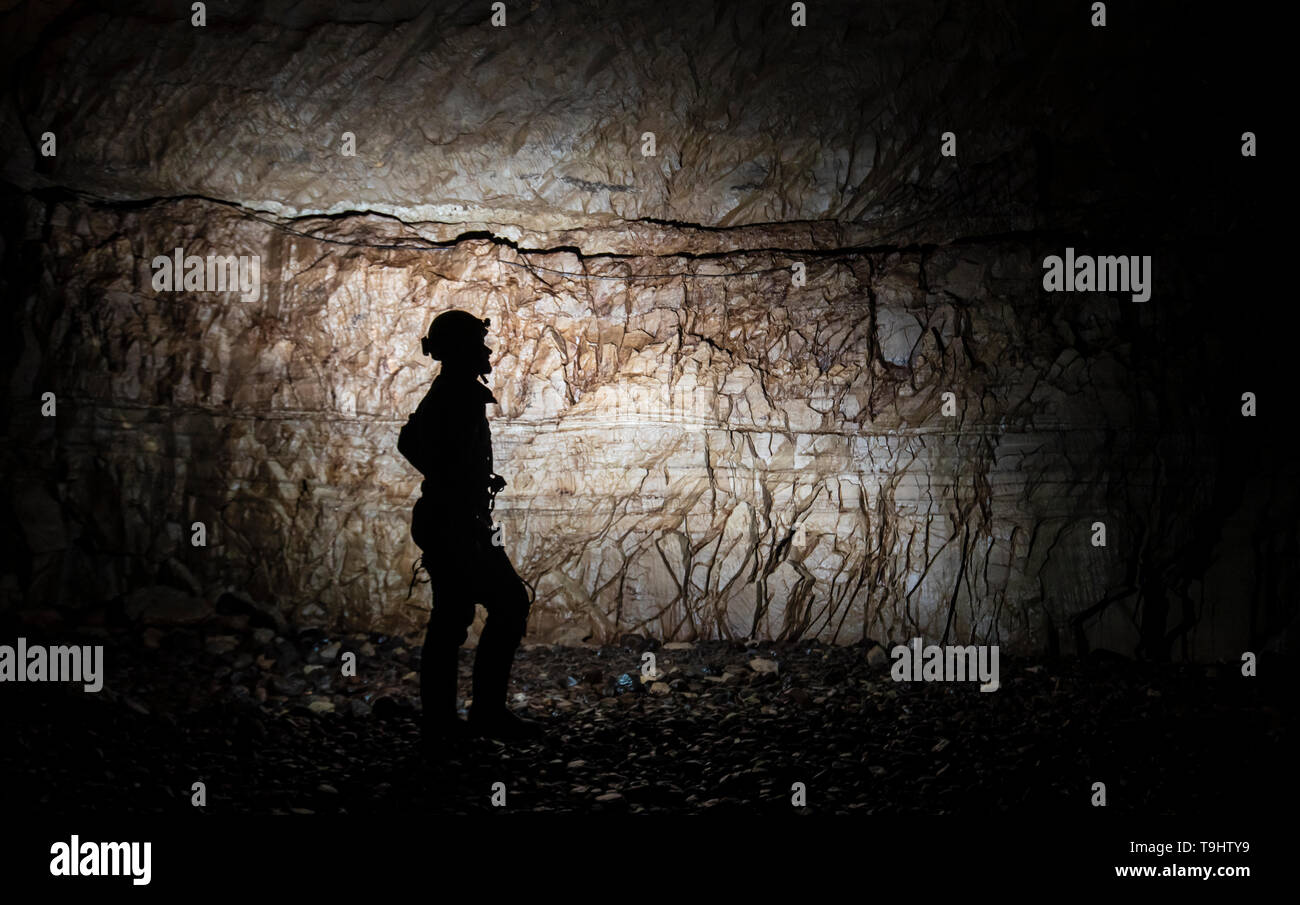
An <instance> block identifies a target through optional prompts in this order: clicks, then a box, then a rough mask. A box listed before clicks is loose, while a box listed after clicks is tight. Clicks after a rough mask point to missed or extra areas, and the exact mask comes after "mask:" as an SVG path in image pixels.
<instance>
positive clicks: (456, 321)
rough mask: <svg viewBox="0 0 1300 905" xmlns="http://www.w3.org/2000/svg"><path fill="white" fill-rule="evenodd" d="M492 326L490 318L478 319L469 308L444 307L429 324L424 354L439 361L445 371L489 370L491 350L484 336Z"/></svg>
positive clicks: (423, 345)
mask: <svg viewBox="0 0 1300 905" xmlns="http://www.w3.org/2000/svg"><path fill="white" fill-rule="evenodd" d="M491 326H492V321H491V320H490V319H489V318H486V317H485V318H483V319H481V320H480V319H479V318H477V317H475V316H474V315H472V314H470V313H469V312H468V311H460V310H452V311H444V312H443V313H442V314H439V315H438V316H437V317H435V318H434V319H433V323H432V324H430V325H429V334H428V335H427V336H425V337H424V339H423V340H421V347H422V348H423V349H424V354H425V355H428V356H430V357H431V358H433V359H434V360H435V361H440V362H442V369H443V372H444V373H448V372H451V373H457V372H458V373H465V374H469V375H470V376H471V377H476V376H478V375H480V374H489V373H491V371H492V363H491V360H490V356H491V354H492V350H491V349H489V348H488V347H487V344H486V343H485V342H483V339H484V337H486V336H487V332H488V328H489V327H491Z"/></svg>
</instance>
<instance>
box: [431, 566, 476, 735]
mask: <svg viewBox="0 0 1300 905" xmlns="http://www.w3.org/2000/svg"><path fill="white" fill-rule="evenodd" d="M463 565H464V564H456V563H451V562H444V563H439V564H435V566H434V567H431V568H429V576H430V579H431V580H430V586H431V588H432V591H433V610H432V612H431V613H430V614H429V627H428V630H427V631H426V632H425V638H424V650H423V652H422V653H421V655H420V700H421V702H422V704H423V707H424V721H425V723H426V725H441V726H446V725H450V724H451V723H452V721H454V720H456V719H457V716H456V692H457V677H458V669H459V660H460V646H461V645H462V644H463V643H464V642H465V638H466V637H467V636H468V634H469V625H470V623H471V622H473V621H474V598H473V596H472V591H471V590H470V588H469V587H468V586H467V582H466V581H465V577H464V576H463V575H462V574H461V567H463Z"/></svg>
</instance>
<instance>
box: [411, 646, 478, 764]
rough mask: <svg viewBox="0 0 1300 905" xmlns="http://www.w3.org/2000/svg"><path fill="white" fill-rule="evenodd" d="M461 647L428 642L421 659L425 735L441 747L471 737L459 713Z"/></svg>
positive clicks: (423, 733)
mask: <svg viewBox="0 0 1300 905" xmlns="http://www.w3.org/2000/svg"><path fill="white" fill-rule="evenodd" d="M459 654H460V649H459V648H457V647H452V648H449V649H447V650H439V651H436V652H435V651H434V650H433V649H431V648H430V646H429V645H427V644H426V645H425V648H424V652H423V653H422V655H421V658H420V701H421V704H422V706H423V708H424V710H423V713H422V714H421V735H422V736H423V738H424V741H425V743H426V744H428V745H430V746H433V747H441V746H443V745H445V744H447V743H449V742H455V741H459V740H462V739H465V738H468V737H469V736H470V734H471V733H470V731H469V727H468V726H467V725H466V724H465V721H464V720H462V719H461V718H460V717H459V716H458V715H457V712H456V678H457V675H458V669H459Z"/></svg>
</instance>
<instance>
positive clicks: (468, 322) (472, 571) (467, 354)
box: [397, 311, 541, 740]
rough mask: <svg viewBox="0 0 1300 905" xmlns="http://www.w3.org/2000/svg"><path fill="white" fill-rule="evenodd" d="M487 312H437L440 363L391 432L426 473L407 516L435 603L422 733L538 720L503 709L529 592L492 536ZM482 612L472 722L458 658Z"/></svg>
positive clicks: (504, 734)
mask: <svg viewBox="0 0 1300 905" xmlns="http://www.w3.org/2000/svg"><path fill="white" fill-rule="evenodd" d="M490 326H491V322H490V321H489V320H487V319H483V320H480V319H479V318H477V317H474V316H473V315H472V314H469V313H468V312H465V311H445V312H443V313H442V314H440V315H438V316H437V317H436V318H435V319H434V321H433V324H432V326H430V327H429V333H428V335H427V336H426V337H425V338H424V340H423V341H422V344H423V348H424V352H425V354H426V355H430V356H432V357H433V358H434V359H435V360H437V361H441V362H442V370H441V372H440V373H439V374H438V377H437V379H435V380H434V381H433V385H432V386H430V388H429V392H428V393H427V394H426V395H425V397H424V399H423V401H421V403H420V405H419V407H418V408H417V409H416V410H415V412H414V413H413V414H412V415H411V417H410V419H409V420H408V421H407V423H406V425H405V427H403V428H402V432H401V434H400V436H399V437H398V441H397V449H398V451H399V452H400V453H401V454H402V455H403V456H405V457H406V458H407V459H408V460H409V461H410V462H411V464H412V465H414V466H415V467H416V468H418V469H419V470H420V473H421V474H422V475H424V483H423V484H422V485H421V488H420V489H421V496H420V499H419V501H418V502H417V503H416V504H415V510H414V512H413V514H412V518H411V536H412V537H413V538H414V539H415V542H416V544H418V545H419V547H420V549H421V551H423V557H422V560H423V563H424V568H425V569H426V570H427V571H428V573H429V579H430V585H431V587H432V590H433V611H432V613H431V614H430V616H429V628H428V632H427V634H426V636H425V641H424V653H423V655H422V659H421V666H420V697H421V699H422V701H423V705H424V731H425V734H426V737H427V738H430V739H433V740H440V739H447V738H450V737H456V736H460V735H465V734H469V732H470V731H472V732H473V733H475V734H478V735H484V736H488V737H491V738H498V739H518V738H529V737H534V736H536V735H538V734H540V731H541V727H540V726H539V725H538V724H537V723H534V722H531V721H529V720H523V719H520V718H519V717H517V716H515V715H514V714H512V713H510V711H509V710H507V709H506V701H505V697H506V684H507V682H508V681H509V678H510V665H511V663H512V662H513V661H514V656H515V651H516V649H517V648H518V647H519V642H520V640H521V639H522V638H523V636H524V630H525V627H526V625H527V621H528V608H529V604H530V601H529V598H528V592H527V590H526V588H525V585H524V582H523V580H522V579H520V577H519V575H518V574H517V573H516V572H515V570H514V567H513V566H512V565H511V564H510V559H509V557H508V556H507V555H506V552H505V549H504V548H503V547H501V546H498V545H497V544H494V543H493V526H492V520H491V508H492V500H493V498H494V497H495V495H496V494H497V492H498V491H500V490H501V489H502V488H504V487H505V485H506V482H505V480H504V479H503V478H501V477H500V476H499V475H496V474H494V473H493V472H492V435H491V431H490V430H489V428H488V421H487V415H486V412H485V406H486V405H487V404H492V405H495V404H496V398H495V397H493V395H492V392H491V391H490V390H489V389H488V388H487V386H486V382H484V383H479V382H478V379H477V378H481V377H483V376H485V375H487V374H488V373H490V372H491V370H492V365H491V363H490V362H489V355H490V354H491V350H490V349H489V348H488V347H487V345H485V344H484V342H483V340H484V337H485V336H486V335H487V331H488V328H489V327H490ZM476 603H481V604H483V606H484V608H485V609H486V610H487V613H488V616H487V622H486V624H485V626H484V628H483V633H482V636H481V637H480V638H479V644H478V653H477V654H476V656H475V659H474V686H473V694H474V700H473V706H472V707H471V709H470V716H469V727H468V731H467V727H466V724H465V723H464V722H462V721H461V720H460V719H459V717H457V715H456V691H457V688H456V678H457V661H458V657H459V651H460V646H461V644H463V643H464V641H465V639H466V637H468V634H469V632H468V629H469V625H470V623H471V622H473V620H474V604H476Z"/></svg>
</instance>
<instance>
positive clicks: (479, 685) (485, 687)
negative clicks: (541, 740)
mask: <svg viewBox="0 0 1300 905" xmlns="http://www.w3.org/2000/svg"><path fill="white" fill-rule="evenodd" d="M513 658H514V651H513V650H511V649H504V650H501V649H496V648H494V647H493V646H491V645H480V646H479V650H478V654H477V655H476V656H475V658H474V706H472V707H471V708H470V711H469V726H470V729H471V730H472V731H473V733H474V734H475V735H479V736H482V737H484V738H494V739H497V740H498V741H522V740H526V739H535V738H537V737H539V736H541V735H542V726H541V724H540V723H535V722H533V721H532V720H525V719H521V718H520V717H517V716H515V715H514V714H513V713H511V712H510V711H509V710H507V709H506V703H505V701H506V686H507V684H509V681H510V664H511V661H512V660H513Z"/></svg>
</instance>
